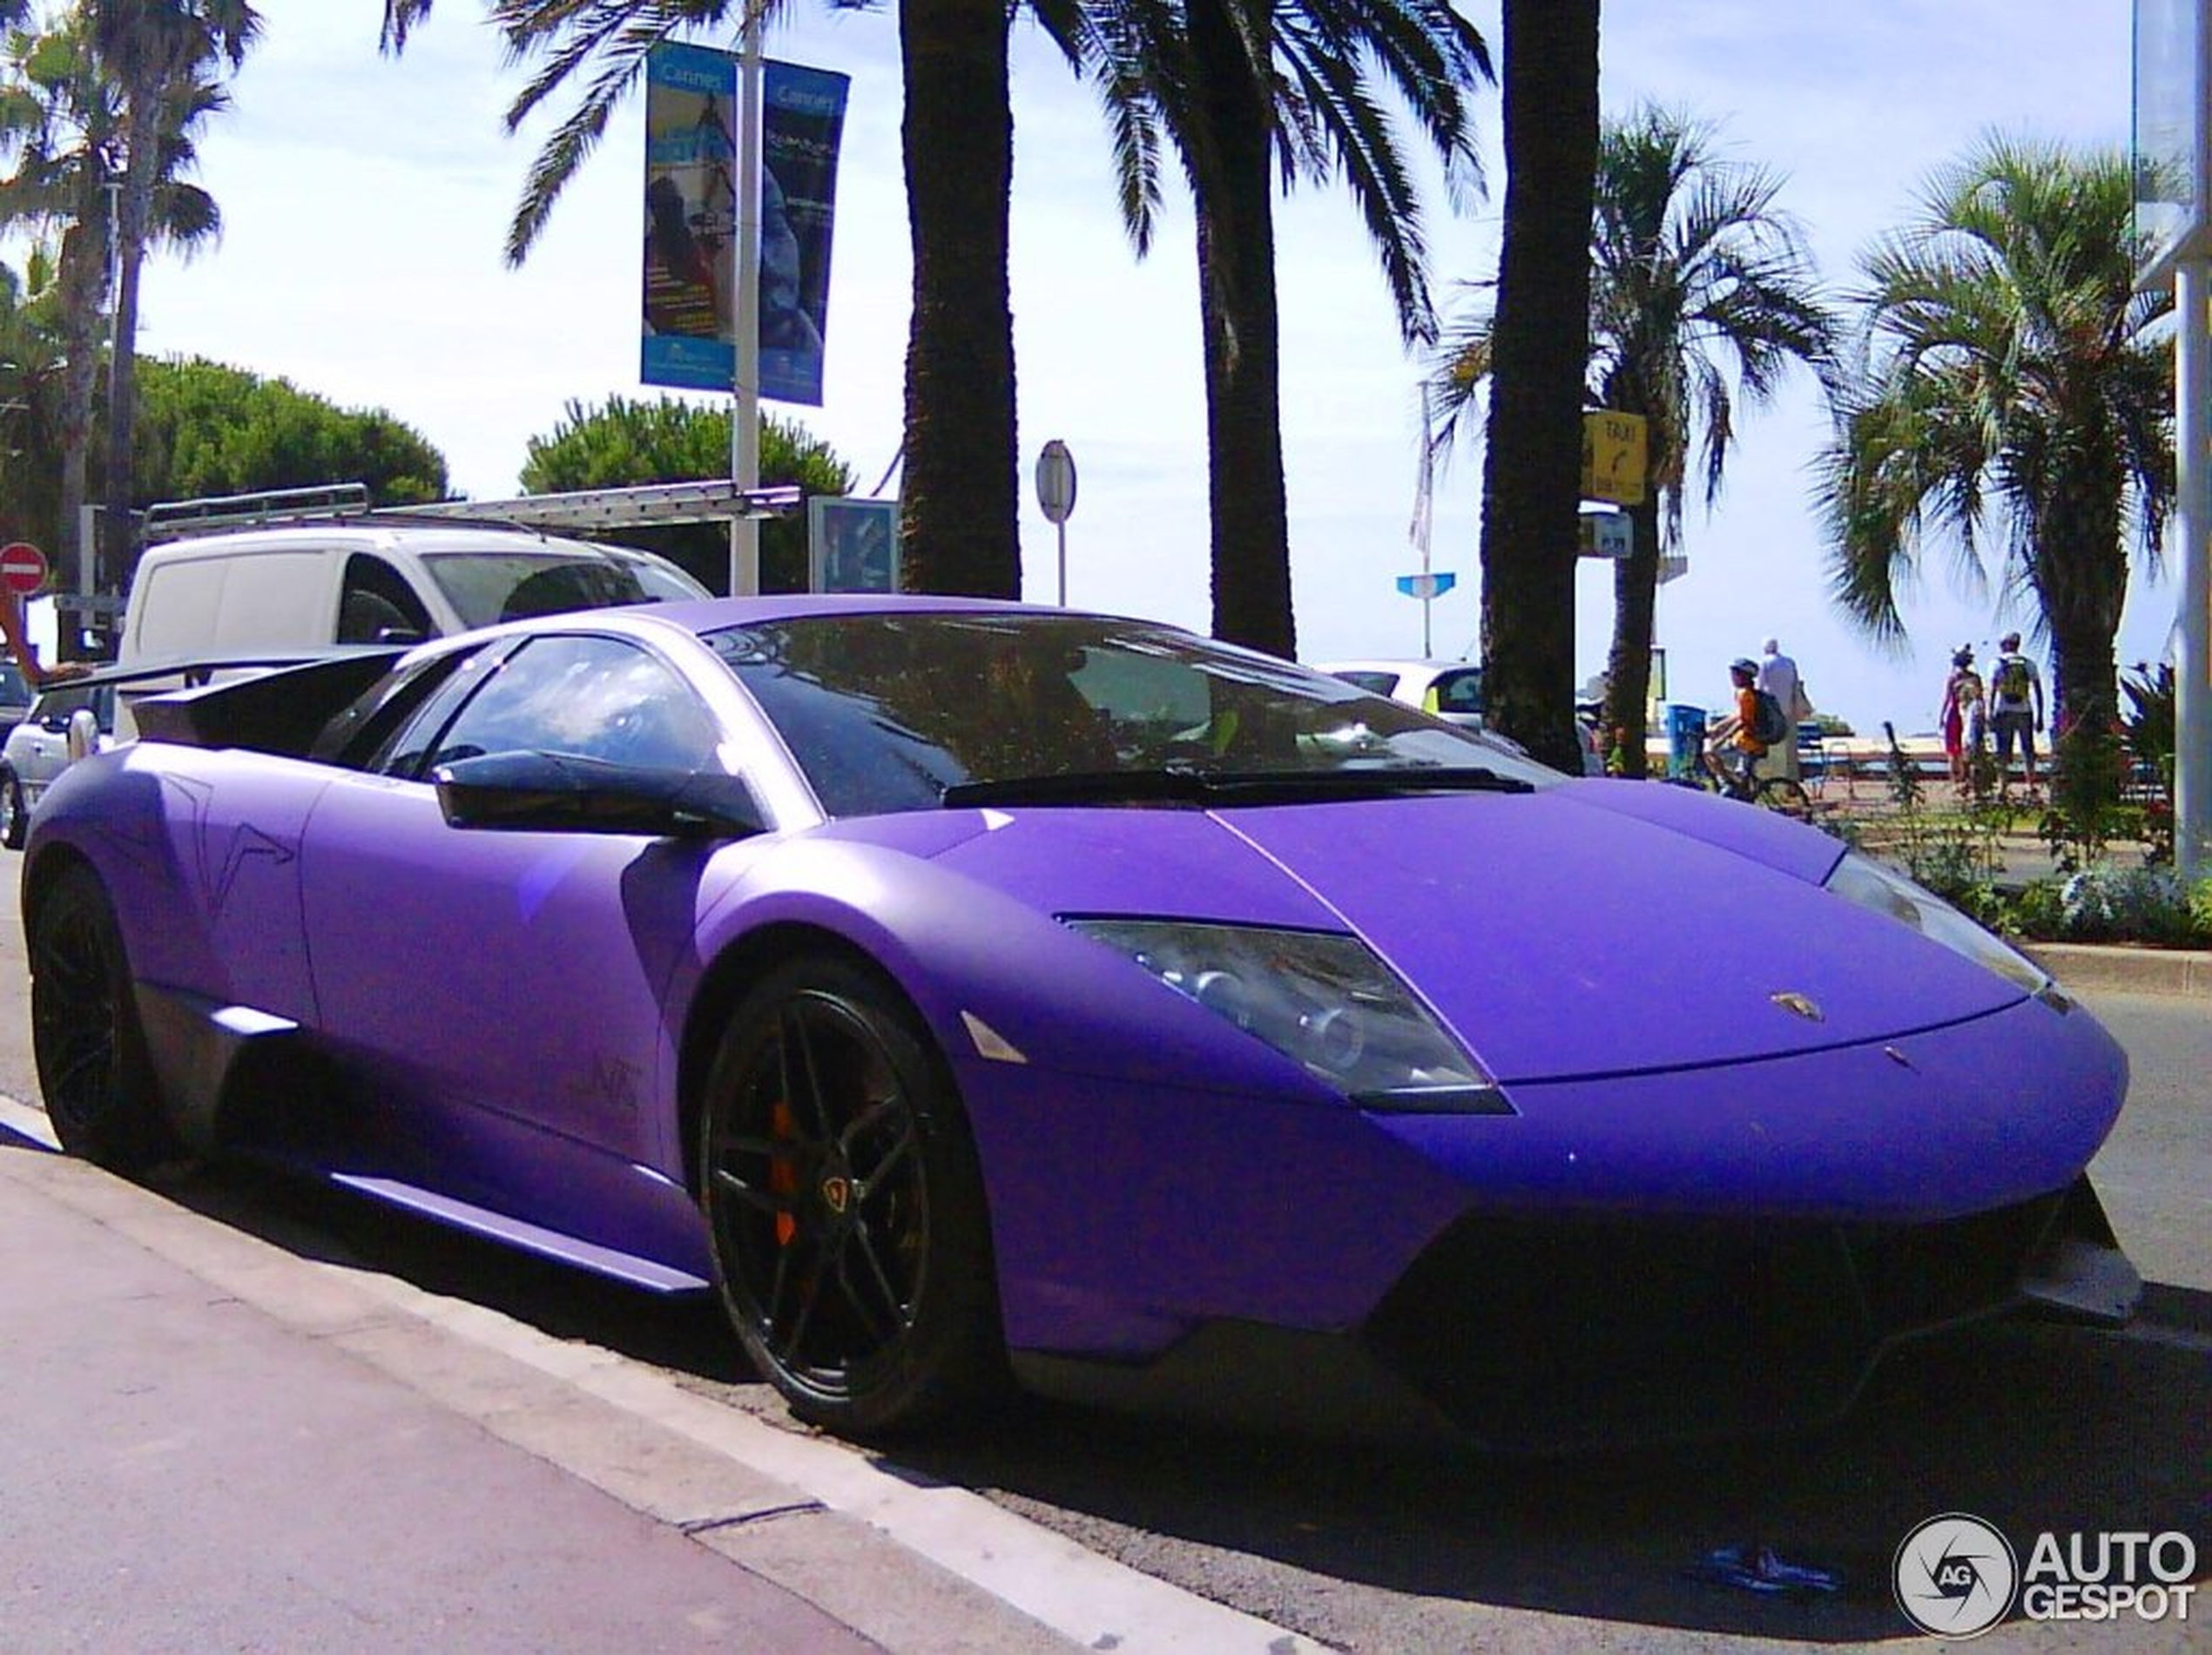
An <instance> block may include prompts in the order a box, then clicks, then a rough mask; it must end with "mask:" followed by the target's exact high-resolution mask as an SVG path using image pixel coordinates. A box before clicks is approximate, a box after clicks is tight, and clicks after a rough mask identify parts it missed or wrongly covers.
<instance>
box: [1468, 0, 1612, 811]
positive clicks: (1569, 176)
mask: <svg viewBox="0 0 2212 1655" xmlns="http://www.w3.org/2000/svg"><path fill="white" fill-rule="evenodd" d="M1504 23H1505V27H1504V31H1503V35H1504V42H1505V98H1504V102H1505V132H1506V167H1507V175H1506V201H1505V239H1504V247H1503V251H1502V253H1501V256H1500V259H1499V265H1498V308H1497V322H1496V327H1495V343H1494V357H1493V377H1492V380H1491V389H1490V420H1489V433H1488V440H1487V442H1486V443H1485V444H1484V450H1483V467H1482V651H1483V659H1484V662H1485V665H1486V668H1487V685H1486V690H1487V696H1488V699H1489V703H1490V710H1491V716H1492V717H1493V718H1494V719H1495V721H1496V722H1497V724H1498V726H1499V727H1500V728H1501V729H1502V730H1503V731H1504V732H1505V733H1507V735H1510V736H1512V737H1514V739H1515V740H1519V741H1521V743H1523V744H1524V745H1525V746H1527V748H1528V750H1529V751H1530V752H1531V753H1534V754H1535V756H1536V757H1537V758H1539V759H1541V760H1544V761H1545V762H1546V763H1548V764H1552V765H1556V766H1558V767H1560V768H1561V769H1563V770H1568V771H1573V770H1575V769H1576V768H1578V767H1580V763H1581V758H1580V744H1579V743H1578V742H1577V741H1576V740H1575V730H1574V717H1575V708H1574V694H1575V683H1574V679H1575V513H1576V506H1577V502H1578V500H1579V498H1580V496H1581V457H1582V431H1581V412H1582V388H1583V374H1584V370H1585V368H1587V366H1588V361H1589V304H1590V262H1589V247H1590V208H1591V198H1592V193H1593V188H1592V180H1593V178H1594V175H1595V168H1596V165H1597V131H1598V105H1597V41H1598V0H1505V13H1504Z"/></svg>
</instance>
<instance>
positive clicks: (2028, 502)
mask: <svg viewBox="0 0 2212 1655" xmlns="http://www.w3.org/2000/svg"><path fill="white" fill-rule="evenodd" d="M2139 252H2140V247H2139V244H2138V241H2137V239H2136V236H2135V234H2134V179H2133V178H2132V175H2131V173H2130V170H2129V167H2128V158H2127V157H2126V156H2125V155H2122V154H2118V153H2113V152H2092V153H2087V154H2084V153H2079V152H2068V151H2067V150H2065V149H2062V148H2060V147H2058V146H2057V145H2050V144H2045V143H2039V142H2034V141H2029V140H2018V139H2010V138H1989V139H1987V140H1986V141H1985V142H1984V143H1983V144H1982V145H1980V146H1979V147H1978V148H1977V149H1975V150H1974V151H1973V152H1971V153H1970V154H1969V155H1968V156H1967V157H1966V159H1964V160H1963V161H1961V162H1959V163H1958V164H1956V165H1952V166H1950V167H1948V168H1946V169H1945V170H1943V171H1942V172H1939V173H1937V174H1936V175H1935V176H1934V177H1933V178H1932V179H1931V180H1930V181H1929V184H1928V186H1927V187H1926V189H1925V193H1924V194H1923V198H1922V200H1921V203H1920V213H1919V218H1918V219H1917V220H1914V221H1913V222H1912V223H1911V224H1909V225H1908V226H1906V227H1905V228H1904V229H1902V230H1900V231H1898V232H1897V233H1893V234H1892V235H1891V236H1890V237H1888V238H1887V239H1886V240H1884V241H1883V242H1882V243H1881V244H1880V245H1879V246H1878V247H1877V248H1876V249H1875V251H1874V252H1873V253H1871V254H1869V255H1868V257H1867V258H1866V260H1865V274H1866V276H1867V285H1866V287H1865V289H1864V290H1863V291H1861V292H1860V293H1858V294H1855V295H1854V301H1855V302H1856V304H1857V306H1858V308H1859V311H1860V317H1859V323H1860V329H1861V334H1860V337H1861V342H1862V347H1863V350H1862V355H1861V356H1860V358H1859V359H1858V363H1857V365H1856V373H1855V376H1854V378H1853V380H1852V381H1851V383H1849V384H1848V385H1846V386H1844V387H1842V388H1839V390H1838V432H1839V435H1838V438H1837V440H1836V442H1835V443H1834V445H1833V446H1832V447H1831V449H1829V450H1828V452H1827V453H1826V454H1825V455H1824V456H1823V459H1822V462H1821V482H1820V499H1821V503H1822V505H1823V507H1824V510H1825V513H1826V517H1827V520H1828V526H1829V530H1830V534H1831V553H1830V560H1831V574H1832V580H1833V585H1834V591H1835V594H1836V597H1837V599H1838V602H1839V604H1840V605H1841V606H1842V608H1843V610H1844V612H1845V613H1846V614H1847V615H1849V616H1850V617H1851V618H1852V619H1853V620H1855V621H1857V622H1858V624H1859V625H1861V626H1863V627H1865V629H1866V630H1867V631H1868V632H1870V633H1871V634H1873V635H1874V636H1875V637H1877V638H1885V639H1890V640H1892V641H1895V640H1898V639H1901V638H1903V636H1904V632H1905V628H1904V623H1903V621H1902V619H1901V618H1899V616H1898V607H1897V588H1898V583H1899V581H1900V580H1901V579H1905V578H1910V577H1911V576H1912V574H1913V573H1914V572H1915V571H1916V570H1917V565H1918V564H1919V556H1920V553H1921V552H1922V551H1923V550H1924V548H1925V543H1926V541H1927V540H1928V539H1930V538H1931V537H1935V538H1939V540H1940V541H1941V542H1943V543H1945V544H1946V546H1947V548H1948V549H1949V550H1951V551H1952V552H1953V554H1954V557H1955V558H1956V560H1957V562H1956V567H1957V569H1958V571H1959V573H1961V574H1962V575H1963V576H1964V577H1965V578H1966V579H1967V580H1969V581H1970V582H1973V583H1976V584H1980V583H1984V582H1986V579H1987V578H1988V574H1989V570H1988V567H1987V565H1986V562H1985V552H1986V550H1987V548H1988V545H1989V544H1990V540H1991V534H1990V530H1991V528H1992V526H1993V520H1995V521H1996V522H1997V523H2000V524H2001V525H2002V533H2001V536H2000V537H1998V538H1997V541H1996V544H1997V545H1998V547H1999V548H2000V553H1999V564H2000V571H2001V573H2002V576H2003V578H2004V583H2005V584H2006V586H2007V587H2011V588H2015V589H2025V590H2026V591H2028V592H2030V593H2032V594H2033V598H2034V599H2035V602H2036V605H2037V606H2038V608H2039V610H2040V628H2041V630H2042V631H2043V632H2045V633H2046V634H2047V637H2048V638H2049V639H2050V641H2051V644H2052V645H2053V646H2054V651H2055V653H2056V657H2057V669H2058V680H2059V681H2058V693H2059V700H2060V710H2059V719H2060V728H2062V729H2063V728H2067V727H2071V726H2080V727H2081V728H2084V729H2088V730H2096V731H2101V730H2105V729H2107V728H2109V727H2110V723H2111V720H2112V719H2113V718H2114V716H2115V715H2116V713H2117V712H2118V698H2117V695H2116V692H2115V688H2114V679H2115V674H2114V662H2113V638H2114V633H2115V632H2117V631H2118V628H2119V625H2120V612H2121V605H2123V604H2124V603H2125V601H2126V599H2127V595H2128V547H2129V544H2130V543H2131V542H2132V543H2133V544H2134V545H2135V546H2136V547H2138V548H2139V549H2140V550H2141V552H2142V554H2143V555H2144V557H2145V560H2146V563H2147V564H2153V565H2155V560H2156V558H2157V557H2158V553H2159V550H2160V544H2161V536H2162V532H2163V528H2164V523H2165V518H2166V516H2167V513H2168V510H2170V509H2171V506H2172V504H2173V499H2174V486H2175V483H2174V430H2173V408H2174V393H2173V379H2172V364H2171V361H2170V347H2169V346H2168V345H2167V344H2166V343H2165V342H2164V341H2162V340H2161V339H2159V338H2157V337H2156V336H2155V334H2157V332H2158V329H2159V324H2160V322H2161V320H2162V319H2163V318H2164V317H2165V316H2166V315H2167V314H2168V311H2169V310H2170V309H2171V307H2172V305H2173V298H2172V295H2171V294H2167V293H2162V292H2161V293H2138V292H2136V291H2135V283H2134V274H2135V270H2136V263H2137V256H2138V253H2139Z"/></svg>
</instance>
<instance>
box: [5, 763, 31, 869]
mask: <svg viewBox="0 0 2212 1655" xmlns="http://www.w3.org/2000/svg"><path fill="white" fill-rule="evenodd" d="M29 830H30V811H29V809H27V808H26V807H24V801H23V783H22V782H21V781H20V780H17V777H16V773H15V772H14V771H12V770H10V771H7V772H5V773H0V845H4V846H5V847H6V848H8V849H10V850H21V849H22V848H23V841H24V834H26V833H27V832H28V831H29Z"/></svg>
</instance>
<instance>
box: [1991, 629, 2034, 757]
mask: <svg viewBox="0 0 2212 1655" xmlns="http://www.w3.org/2000/svg"><path fill="white" fill-rule="evenodd" d="M1997 647H1998V651H1999V653H1998V656H1997V661H1996V664H1995V665H1993V666H1992V667H1991V668H1990V670H1989V728H1990V733H1991V734H1992V735H1993V737H1994V738H1995V740H1996V743H1997V778H1998V782H1999V785H2000V787H2001V786H2002V785H2004V784H2005V783H2006V781H2007V780H2010V778H2011V774H2012V759H2013V744H2014V743H2015V742H2017V743H2018V744H2019V746H2020V764H2021V771H2022V773H2023V774H2024V775H2025V776H2026V777H2027V786H2028V787H2029V788H2030V789H2031V790H2033V787H2034V786H2035V733H2036V732H2037V731H2038V730H2040V729H2041V728H2042V727H2043V677H2042V674H2041V673H2040V672H2037V671H2036V670H2035V663H2034V662H2033V661H2031V660H2029V659H2027V656H2025V655H2023V654H2021V653H2020V634H2019V633H2018V632H2007V633H2006V634H2005V636H2004V637H2002V638H2000V639H1998V640H1997Z"/></svg>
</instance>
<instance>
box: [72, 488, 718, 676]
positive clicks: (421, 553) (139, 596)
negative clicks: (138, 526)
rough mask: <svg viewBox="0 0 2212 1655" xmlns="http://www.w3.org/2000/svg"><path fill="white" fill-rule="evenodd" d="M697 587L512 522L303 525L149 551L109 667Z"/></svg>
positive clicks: (328, 641)
mask: <svg viewBox="0 0 2212 1655" xmlns="http://www.w3.org/2000/svg"><path fill="white" fill-rule="evenodd" d="M706 596H708V593H707V591H706V589H705V587H703V586H701V585H700V584H698V582H697V581H695V580H693V579H692V578H691V576H689V575H687V574H685V572H684V571H683V570H681V569H679V568H678V567H677V565H676V564H672V563H671V562H669V561H668V560H667V559H666V558H664V557H656V556H654V555H653V554H652V553H651V552H647V551H636V550H634V549H632V548H630V547H624V546H609V545H601V544H596V543H593V542H590V541H583V540H570V539H565V538H560V537H553V536H550V535H546V534H543V533H540V532H538V531H537V530H532V529H528V528H519V527H501V526H496V525H489V524H467V523H454V522H441V521H435V520H431V519H427V518H426V519H422V520H419V521H415V522H408V521H406V520H404V519H399V520H387V519H379V520H375V521H357V522H350V523H348V522H332V523H327V524H322V523H317V524H301V525H300V526H296V527H286V528H280V529H249V530H240V531H235V532H226V533H219V534H211V535H203V536H199V537H195V538H191V539H185V540H178V541H172V542H171V543H168V544H162V545H155V546H152V547H149V548H148V549H147V550H146V551H145V553H144V554H143V555H142V556H141V557H139V560H138V572H137V574H136V575H135V576H134V577H133V578H132V582H131V594H130V597H129V598H128V600H127V601H126V603H125V608H124V615H123V632H122V636H121V638H119V639H118V641H117V655H116V664H117V665H118V666H124V667H130V666H138V665H148V664H152V663H157V662H163V661H168V660H172V659H192V658H195V657H197V658H203V659H204V658H207V657H219V656H233V657H235V656H239V655H246V654H252V653H254V652H260V651H272V652H273V651H282V650H293V649H319V648H322V647H325V646H327V645H333V644H378V643H406V642H414V641H417V640H420V639H422V638H437V637H442V636H443V635H445V634H447V633H450V632H466V631H469V629H471V628H473V627H477V626H487V625H491V624H492V623H493V622H495V621H502V620H512V619H517V618H522V617H524V616H529V615H545V614H556V613H559V612H561V611H566V610H576V609H603V608H607V607H610V606H612V605H619V604H637V603H650V602H652V601H654V600H656V599H664V598H665V599H677V600H685V599H691V598H705V597H706Z"/></svg>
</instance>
